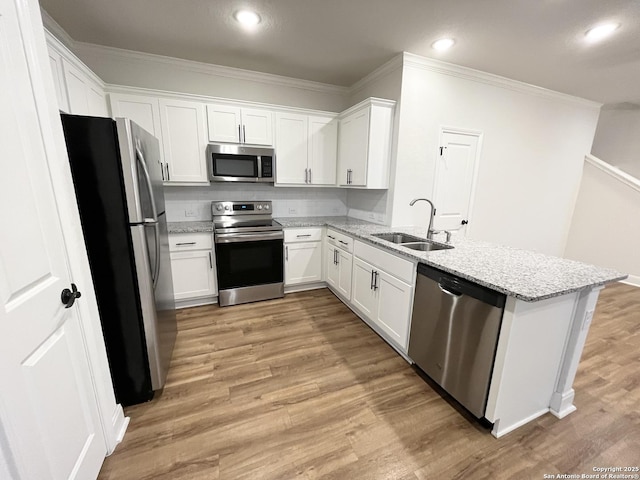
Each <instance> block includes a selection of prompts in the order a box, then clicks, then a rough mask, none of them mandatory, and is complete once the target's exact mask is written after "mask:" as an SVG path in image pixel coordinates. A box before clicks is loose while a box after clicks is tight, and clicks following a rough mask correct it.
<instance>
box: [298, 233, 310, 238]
mask: <svg viewBox="0 0 640 480" xmlns="http://www.w3.org/2000/svg"><path fill="white" fill-rule="evenodd" d="M310 236H311V234H310V233H308V234H306V235H296V238H306V237H310Z"/></svg>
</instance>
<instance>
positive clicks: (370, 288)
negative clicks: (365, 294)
mask: <svg viewBox="0 0 640 480" xmlns="http://www.w3.org/2000/svg"><path fill="white" fill-rule="evenodd" d="M369 290H373V270H371V282H370V284H369Z"/></svg>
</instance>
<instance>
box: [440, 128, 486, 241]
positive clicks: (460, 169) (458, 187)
mask: <svg viewBox="0 0 640 480" xmlns="http://www.w3.org/2000/svg"><path fill="white" fill-rule="evenodd" d="M441 139H442V143H441V147H442V148H441V155H440V156H438V158H437V160H436V162H437V163H436V172H435V173H436V174H435V179H436V181H435V186H434V203H435V206H436V218H435V227H436V228H437V229H439V230H459V229H461V228H462V229H463V232H464V231H465V230H466V228H464V227H465V226H466V225H467V224H468V223H469V213H470V207H471V199H472V198H473V197H472V194H473V189H474V188H473V187H474V180H475V170H476V160H477V158H478V153H479V151H478V146H479V140H480V134H479V133H459V132H456V133H454V132H452V131H448V130H443V131H442V133H441Z"/></svg>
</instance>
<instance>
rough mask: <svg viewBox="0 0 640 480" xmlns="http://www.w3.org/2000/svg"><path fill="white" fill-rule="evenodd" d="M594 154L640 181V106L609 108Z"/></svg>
mask: <svg viewBox="0 0 640 480" xmlns="http://www.w3.org/2000/svg"><path fill="white" fill-rule="evenodd" d="M591 153H593V155H595V156H596V157H598V158H600V159H601V160H604V161H605V162H607V163H610V164H611V165H614V166H616V167H619V168H620V169H621V170H624V171H625V172H628V173H630V174H631V175H633V176H635V177H636V178H640V105H635V104H632V103H623V104H616V105H605V106H603V107H602V109H601V111H600V118H599V120H598V127H597V128H596V135H595V137H594V139H593V148H592V149H591Z"/></svg>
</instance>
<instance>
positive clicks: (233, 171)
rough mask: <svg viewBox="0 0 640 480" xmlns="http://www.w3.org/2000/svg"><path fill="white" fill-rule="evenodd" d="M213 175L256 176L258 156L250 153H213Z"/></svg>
mask: <svg viewBox="0 0 640 480" xmlns="http://www.w3.org/2000/svg"><path fill="white" fill-rule="evenodd" d="M213 175H214V176H215V177H242V178H257V176H258V158H257V157H255V156H252V155H229V154H225V153H214V154H213Z"/></svg>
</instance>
